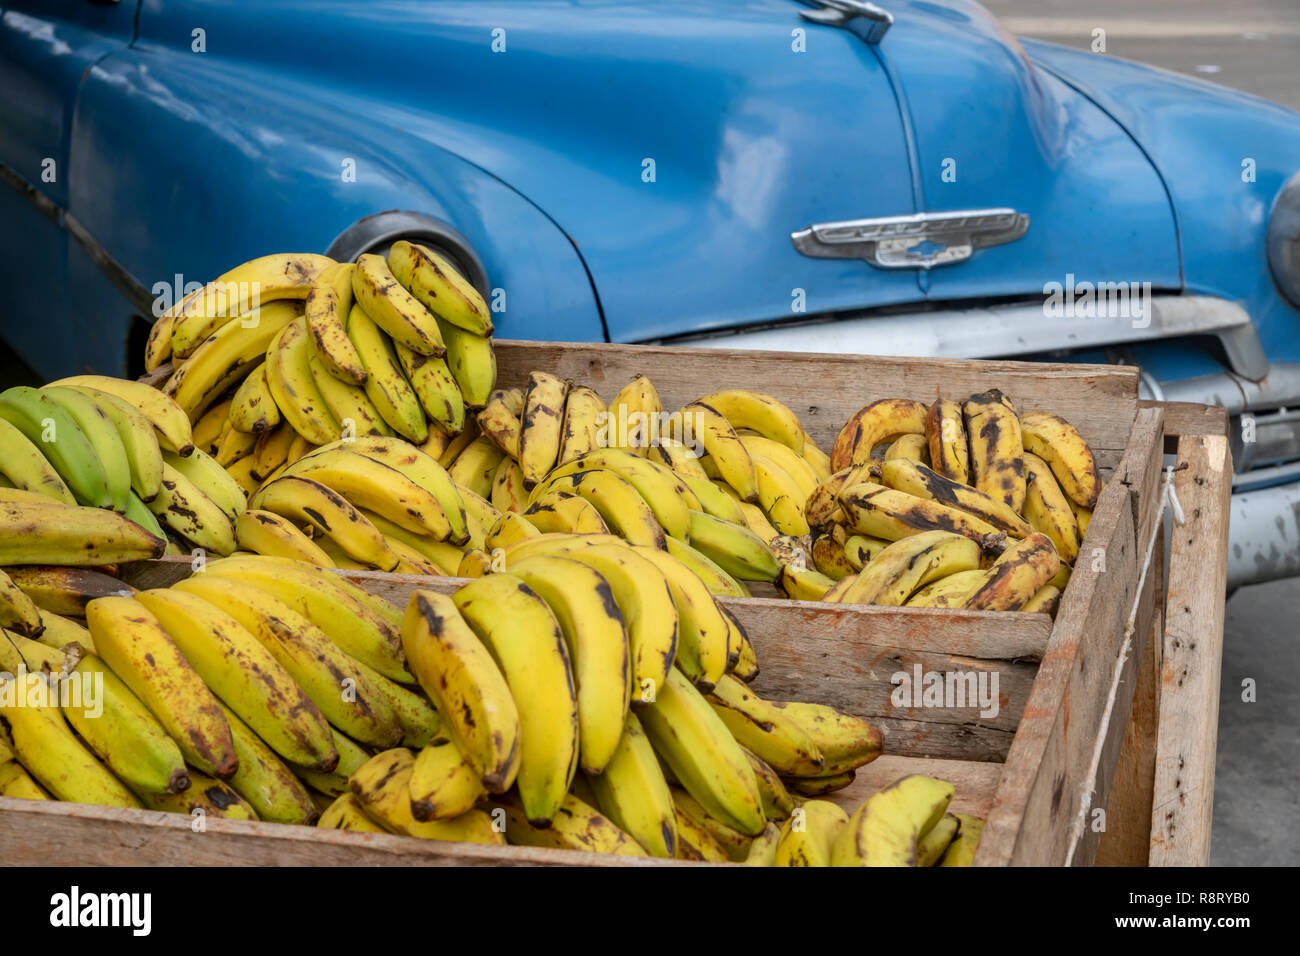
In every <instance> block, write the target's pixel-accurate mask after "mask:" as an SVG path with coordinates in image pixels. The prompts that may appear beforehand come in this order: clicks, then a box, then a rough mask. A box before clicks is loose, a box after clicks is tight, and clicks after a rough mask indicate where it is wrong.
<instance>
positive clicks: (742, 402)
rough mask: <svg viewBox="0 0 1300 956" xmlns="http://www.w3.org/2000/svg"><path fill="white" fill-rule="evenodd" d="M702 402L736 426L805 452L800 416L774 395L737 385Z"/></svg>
mask: <svg viewBox="0 0 1300 956" xmlns="http://www.w3.org/2000/svg"><path fill="white" fill-rule="evenodd" d="M700 401H701V402H703V403H704V404H705V405H708V406H709V407H711V408H714V409H716V410H717V411H718V413H719V414H721V415H722V416H723V417H724V418H726V419H727V421H729V422H731V425H732V427H733V428H735V429H737V430H739V429H741V428H748V429H751V430H752V431H756V432H758V434H760V435H762V436H764V437H765V438H768V439H770V440H772V441H775V442H780V443H781V444H782V445H784V446H786V447H787V448H789V449H791V450H792V451H793V452H794V453H795V454H796V455H802V454H803V447H804V437H803V436H804V430H803V425H802V424H800V422H799V416H798V415H796V414H795V413H794V412H793V411H791V410H790V409H789V408H788V407H787V406H786V405H784V404H782V403H781V402H780V401H779V400H777V399H776V398H773V397H772V396H771V395H768V394H766V393H765V392H754V391H749V390H747V389H739V388H737V389H728V390H726V391H722V392H714V393H713V394H711V395H706V396H704V398H702V399H700ZM769 457H770V456H769Z"/></svg>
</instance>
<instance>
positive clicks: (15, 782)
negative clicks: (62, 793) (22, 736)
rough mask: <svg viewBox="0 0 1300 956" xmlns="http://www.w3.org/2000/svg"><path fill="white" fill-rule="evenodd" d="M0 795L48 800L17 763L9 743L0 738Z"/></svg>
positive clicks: (16, 798)
mask: <svg viewBox="0 0 1300 956" xmlns="http://www.w3.org/2000/svg"><path fill="white" fill-rule="evenodd" d="M0 797H10V798H12V799H15V800H49V799H51V798H50V795H49V794H48V793H46V792H45V791H44V790H43V789H42V788H41V785H40V784H39V783H37V782H36V781H35V780H33V779H32V778H31V776H30V775H29V774H28V773H27V771H26V770H24V769H23V767H22V765H21V764H20V763H18V760H17V758H15V757H14V753H13V751H12V750H10V749H9V745H8V744H6V743H5V742H4V741H3V740H0Z"/></svg>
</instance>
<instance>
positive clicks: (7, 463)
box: [0, 418, 77, 505]
mask: <svg viewBox="0 0 1300 956" xmlns="http://www.w3.org/2000/svg"><path fill="white" fill-rule="evenodd" d="M0 476H3V477H5V478H7V479H8V480H9V482H10V483H11V484H13V485H14V487H16V488H19V489H23V490H27V491H31V492H33V493H36V494H40V495H42V496H44V497H46V498H48V499H49V500H50V501H57V502H60V503H62V504H67V505H75V504H76V503H77V499H76V498H75V497H73V494H72V492H71V490H69V488H68V486H67V484H66V483H65V482H64V480H63V479H62V478H60V477H59V473H58V471H56V470H55V468H54V466H53V465H51V464H50V463H49V461H48V460H46V458H45V456H44V455H43V454H41V452H40V449H38V448H37V447H36V445H35V444H33V443H32V442H31V441H30V440H29V439H28V438H27V436H26V435H24V434H23V433H22V432H20V431H19V430H18V429H17V428H15V427H14V426H13V425H11V424H9V422H7V421H5V420H4V419H3V418H0Z"/></svg>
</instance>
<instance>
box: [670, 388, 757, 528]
mask: <svg viewBox="0 0 1300 956" xmlns="http://www.w3.org/2000/svg"><path fill="white" fill-rule="evenodd" d="M679 414H680V415H681V419H682V429H683V434H682V440H683V441H686V442H687V443H690V442H691V441H696V442H702V443H703V445H704V450H705V451H706V452H708V455H709V458H710V459H711V460H712V461H713V463H714V465H716V467H717V469H718V473H719V475H721V477H722V480H723V481H725V482H726V483H727V484H728V485H730V486H731V487H732V488H734V489H735V491H736V494H738V495H739V496H740V499H741V500H742V501H748V502H750V503H754V502H756V501H758V474H757V472H756V471H755V470H754V460H753V458H751V457H750V454H749V451H748V450H747V449H746V448H745V446H744V444H742V443H741V441H740V436H739V435H737V434H736V430H735V429H734V428H733V427H732V426H731V423H730V422H729V421H727V419H726V417H725V416H724V415H723V414H722V413H721V412H719V411H718V410H717V409H715V408H713V407H711V406H710V405H707V404H703V403H701V402H695V403H692V404H690V405H687V406H686V407H685V408H683V409H682V410H681V412H680V413H679Z"/></svg>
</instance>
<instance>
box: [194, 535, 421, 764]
mask: <svg viewBox="0 0 1300 956" xmlns="http://www.w3.org/2000/svg"><path fill="white" fill-rule="evenodd" d="M206 573H208V574H214V575H216V576H217V577H226V578H229V579H230V580H232V581H240V582H243V583H245V584H247V585H249V586H251V587H255V588H258V589H260V590H262V591H265V592H266V593H267V594H269V595H271V596H272V597H274V598H276V599H277V600H279V601H282V602H283V603H284V604H286V605H287V606H288V607H291V608H293V609H294V610H295V611H297V612H298V613H299V614H301V615H302V616H303V617H305V618H307V620H309V621H311V622H312V623H313V624H315V625H316V626H317V627H318V628H320V630H321V631H322V632H323V633H324V634H325V636H326V637H328V638H329V639H330V640H332V641H333V642H334V643H335V644H337V645H338V646H339V647H341V648H342V649H343V650H344V651H345V652H346V653H347V654H348V655H349V656H351V657H353V658H354V659H356V660H358V661H360V662H361V663H363V664H365V665H366V666H367V667H370V668H372V669H374V670H376V671H378V672H379V673H380V674H382V675H383V676H384V677H387V678H388V679H389V680H394V681H397V682H398V683H403V684H414V683H415V678H414V677H412V676H411V674H410V672H408V671H407V669H406V661H405V657H404V655H403V654H402V636H401V634H400V633H399V631H398V629H397V628H396V627H394V626H393V625H392V624H391V623H390V622H389V621H388V620H386V619H385V618H384V617H383V616H382V615H381V614H379V613H378V612H377V611H375V609H374V608H373V607H372V606H371V605H369V604H367V603H365V602H364V601H361V600H359V599H358V598H356V597H354V596H353V595H352V594H351V593H350V592H349V591H348V590H346V589H345V588H343V587H342V586H341V584H340V582H341V580H342V579H341V578H339V577H338V576H337V575H335V574H330V573H329V572H326V571H321V570H318V569H317V568H315V567H311V566H308V565H305V564H302V563H299V562H286V561H267V560H264V559H262V558H259V557H252V556H250V557H235V558H225V559H223V560H221V561H213V562H210V563H209V564H208V569H207V572H206ZM296 762H299V763H300V762H301V761H296Z"/></svg>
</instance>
